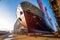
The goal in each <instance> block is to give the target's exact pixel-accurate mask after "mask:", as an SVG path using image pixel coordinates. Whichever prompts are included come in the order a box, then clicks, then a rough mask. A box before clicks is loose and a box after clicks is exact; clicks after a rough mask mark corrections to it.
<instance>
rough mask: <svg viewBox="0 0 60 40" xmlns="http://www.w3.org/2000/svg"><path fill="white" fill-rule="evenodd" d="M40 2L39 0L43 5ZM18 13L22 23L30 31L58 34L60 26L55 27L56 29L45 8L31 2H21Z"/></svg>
mask: <svg viewBox="0 0 60 40" xmlns="http://www.w3.org/2000/svg"><path fill="white" fill-rule="evenodd" d="M39 3H41V2H39V1H38V5H39V7H41V4H39ZM41 8H42V7H41ZM45 9H46V8H45ZM46 10H47V9H46ZM46 13H47V12H46ZM16 15H17V19H18V21H19V23H20V25H22V26H24V27H25V28H27V30H28V33H53V34H55V35H58V28H57V27H55V28H56V30H55V29H54V27H53V24H52V22H51V19H49V18H47V17H46V16H45V15H46V14H45V13H44V12H43V9H40V8H38V7H36V6H35V5H33V4H32V3H30V2H27V1H24V2H21V3H20V4H19V5H18V7H17V12H16ZM48 21H49V22H50V24H49V23H48Z"/></svg>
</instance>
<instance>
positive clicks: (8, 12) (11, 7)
mask: <svg viewBox="0 0 60 40" xmlns="http://www.w3.org/2000/svg"><path fill="white" fill-rule="evenodd" d="M23 1H29V2H31V3H32V4H34V5H36V6H37V7H38V4H37V1H36V0H1V1H0V30H8V31H10V30H13V27H14V23H15V21H16V9H17V7H18V4H19V3H20V2H23ZM42 3H43V6H44V7H47V10H48V13H49V14H48V15H49V17H51V19H52V22H53V23H54V25H55V23H56V20H55V18H54V15H53V14H52V13H53V12H52V10H51V8H50V7H49V6H50V5H49V3H48V0H42Z"/></svg>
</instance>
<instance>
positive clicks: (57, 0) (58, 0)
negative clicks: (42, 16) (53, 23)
mask: <svg viewBox="0 0 60 40" xmlns="http://www.w3.org/2000/svg"><path fill="white" fill-rule="evenodd" d="M49 3H50V6H51V8H52V11H53V13H54V15H55V18H56V20H57V23H58V25H59V28H60V0H49Z"/></svg>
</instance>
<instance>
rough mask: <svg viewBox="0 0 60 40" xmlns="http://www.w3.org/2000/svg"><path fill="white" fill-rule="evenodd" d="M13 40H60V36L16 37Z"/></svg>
mask: <svg viewBox="0 0 60 40" xmlns="http://www.w3.org/2000/svg"><path fill="white" fill-rule="evenodd" d="M12 40H60V36H59V37H55V36H54V35H40V36H38V35H37V36H33V35H30V36H29V35H15V37H14V38H13V39H12Z"/></svg>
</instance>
